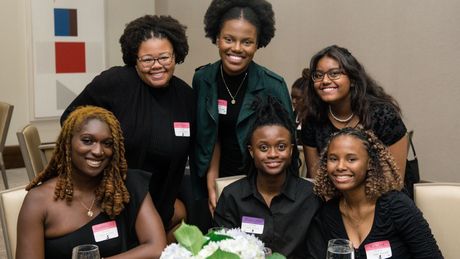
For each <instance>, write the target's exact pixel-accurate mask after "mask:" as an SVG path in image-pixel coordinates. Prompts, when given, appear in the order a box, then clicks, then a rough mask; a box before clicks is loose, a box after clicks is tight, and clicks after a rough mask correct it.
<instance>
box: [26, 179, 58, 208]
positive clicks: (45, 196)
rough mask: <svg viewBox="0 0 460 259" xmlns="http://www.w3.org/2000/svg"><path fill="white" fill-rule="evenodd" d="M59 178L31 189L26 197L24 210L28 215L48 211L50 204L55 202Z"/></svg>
mask: <svg viewBox="0 0 460 259" xmlns="http://www.w3.org/2000/svg"><path fill="white" fill-rule="evenodd" d="M56 182H57V178H52V179H50V180H48V181H46V182H44V183H42V184H40V185H38V186H35V187H33V188H32V189H30V190H29V191H28V192H27V194H26V196H25V197H24V202H23V209H24V210H26V211H27V214H29V213H32V212H34V211H35V212H39V211H42V212H44V211H46V210H47V208H48V205H49V204H50V202H53V201H54V189H55V186H56Z"/></svg>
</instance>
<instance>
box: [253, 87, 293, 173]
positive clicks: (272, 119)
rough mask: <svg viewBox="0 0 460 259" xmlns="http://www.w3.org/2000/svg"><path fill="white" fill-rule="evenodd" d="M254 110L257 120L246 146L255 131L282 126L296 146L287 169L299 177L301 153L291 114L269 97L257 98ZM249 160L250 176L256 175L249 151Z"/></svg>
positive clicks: (273, 98) (276, 100)
mask: <svg viewBox="0 0 460 259" xmlns="http://www.w3.org/2000/svg"><path fill="white" fill-rule="evenodd" d="M252 109H253V110H255V120H254V123H253V126H252V128H251V130H250V131H249V133H248V136H247V138H246V144H247V145H248V146H249V145H250V144H251V139H252V136H253V134H254V131H255V130H256V129H258V128H260V127H264V126H275V125H276V126H281V127H283V128H286V129H287V130H288V131H289V133H290V136H291V144H293V145H294V147H293V148H292V157H291V163H290V164H289V166H288V168H287V169H286V170H287V171H288V173H291V174H293V175H295V176H298V175H299V163H300V161H299V151H298V149H297V146H296V141H295V130H296V127H295V124H294V122H293V121H292V119H291V116H289V113H288V112H287V111H286V109H285V108H284V107H283V105H282V104H281V103H280V102H279V100H278V99H277V98H276V97H273V96H267V98H266V100H263V99H261V98H257V99H256V100H255V101H254V102H253V104H252ZM246 152H247V155H246V157H247V158H248V159H247V161H246V163H245V168H246V169H247V172H248V175H251V174H256V173H257V168H256V167H255V164H254V160H253V159H249V158H251V156H250V155H249V150H247V151H246Z"/></svg>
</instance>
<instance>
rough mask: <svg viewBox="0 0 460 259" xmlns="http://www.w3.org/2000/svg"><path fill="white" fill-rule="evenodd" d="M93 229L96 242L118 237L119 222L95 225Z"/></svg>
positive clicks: (113, 221)
mask: <svg viewBox="0 0 460 259" xmlns="http://www.w3.org/2000/svg"><path fill="white" fill-rule="evenodd" d="M92 228H93V235H94V240H96V242H101V241H104V240H109V239H112V238H117V237H118V229H117V222H115V220H112V221H108V222H105V223H101V224H97V225H94V226H93V227H92Z"/></svg>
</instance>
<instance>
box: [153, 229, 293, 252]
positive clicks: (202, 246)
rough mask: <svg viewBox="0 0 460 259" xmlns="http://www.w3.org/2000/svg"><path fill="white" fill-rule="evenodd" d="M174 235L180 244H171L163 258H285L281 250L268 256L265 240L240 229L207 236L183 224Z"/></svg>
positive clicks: (220, 231)
mask: <svg viewBox="0 0 460 259" xmlns="http://www.w3.org/2000/svg"><path fill="white" fill-rule="evenodd" d="M174 236H175V237H176V239H177V241H178V243H177V244H176V243H175V244H171V245H169V246H167V247H166V248H165V250H164V251H163V253H162V254H161V257H160V259H264V258H270V259H285V257H284V256H283V255H281V254H278V253H274V254H273V255H270V256H268V257H265V252H264V244H263V243H262V241H260V240H259V239H258V238H256V237H255V236H254V235H250V234H246V233H245V232H242V231H241V230H240V229H237V228H235V229H220V230H215V231H211V232H210V233H208V234H206V235H203V233H201V231H200V230H199V229H198V228H197V227H196V226H192V225H187V224H185V223H182V225H181V226H180V227H179V228H178V229H177V230H176V231H175V232H174Z"/></svg>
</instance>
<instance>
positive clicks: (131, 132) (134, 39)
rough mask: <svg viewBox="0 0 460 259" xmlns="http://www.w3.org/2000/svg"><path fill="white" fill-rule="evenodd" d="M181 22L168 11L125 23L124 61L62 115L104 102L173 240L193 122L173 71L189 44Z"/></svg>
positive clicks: (189, 99) (183, 86)
mask: <svg viewBox="0 0 460 259" xmlns="http://www.w3.org/2000/svg"><path fill="white" fill-rule="evenodd" d="M185 32H186V27H185V26H184V25H182V24H181V23H179V21H178V20H176V19H174V18H173V17H171V16H165V15H145V16H142V17H139V18H136V19H134V20H133V21H131V22H129V23H128V24H127V25H126V28H125V30H124V32H123V35H121V37H120V45H121V51H122V54H123V61H124V63H125V65H124V66H115V67H112V68H109V69H107V70H106V71H103V72H102V73H101V74H100V75H98V76H96V77H95V78H94V79H93V81H92V82H91V83H89V84H88V86H87V87H86V88H85V89H84V90H83V91H82V92H81V93H80V94H79V95H78V96H77V98H75V100H73V101H72V103H71V104H70V105H69V107H67V109H66V110H65V111H64V113H63V115H62V117H61V123H62V122H63V121H64V119H65V118H66V117H67V116H68V114H69V113H70V112H71V111H72V110H73V109H74V108H75V107H78V106H81V105H95V106H99V107H103V108H105V109H107V110H109V111H111V112H113V114H115V116H116V117H117V119H118V120H119V121H120V124H121V127H122V129H123V136H124V139H125V147H126V160H127V161H128V166H129V168H132V169H140V170H144V171H147V172H149V173H150V174H151V175H152V177H151V180H150V182H144V183H142V185H147V186H148V187H149V189H150V195H151V196H152V199H153V201H154V204H155V207H156V208H157V209H158V212H159V213H160V216H161V219H162V220H163V225H164V226H165V230H166V232H167V233H168V241H173V239H174V237H173V235H172V233H173V231H174V229H175V228H176V227H178V226H179V224H180V223H181V222H182V220H184V219H185V218H186V209H185V206H184V204H183V202H182V201H180V200H179V199H178V195H179V190H180V187H181V182H182V178H183V176H184V172H185V165H186V163H187V159H188V156H189V154H190V151H191V148H192V142H193V141H192V139H193V136H194V134H193V130H194V126H195V123H194V121H195V99H194V95H193V89H192V88H191V87H190V86H189V85H188V84H187V83H186V82H184V81H183V80H182V79H180V78H178V77H176V76H175V75H174V71H175V68H176V65H178V64H181V63H183V62H184V60H185V58H186V56H187V54H188V50H189V46H188V43H187V36H186V33H185Z"/></svg>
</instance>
